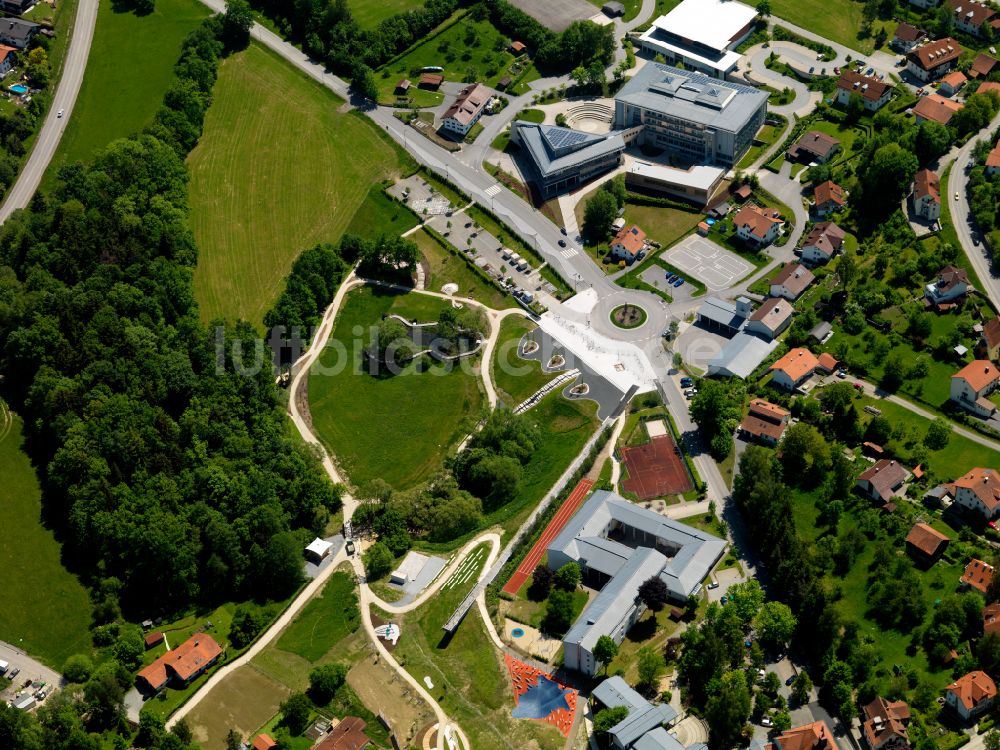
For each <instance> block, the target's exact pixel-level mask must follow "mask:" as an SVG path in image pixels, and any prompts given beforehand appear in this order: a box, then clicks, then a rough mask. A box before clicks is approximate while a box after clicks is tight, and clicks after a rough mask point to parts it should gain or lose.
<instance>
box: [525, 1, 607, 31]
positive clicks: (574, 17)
mask: <svg viewBox="0 0 1000 750" xmlns="http://www.w3.org/2000/svg"><path fill="white" fill-rule="evenodd" d="M511 5H513V6H514V7H515V8H517V9H518V10H522V11H524V12H525V13H527V14H528V15H529V16H531V17H532V18H534V19H535V20H536V21H538V22H539V23H540V24H542V26H545V27H547V28H549V29H552V31H555V32H560V31H562V30H564V29H565V28H566V27H567V26H569V25H570V24H571V23H573V22H574V21H587V20H589V19H591V18H593V17H594V16H595V15H598V14H600V8H596V7H594V6H593V5H591V4H590V3H589V2H587V0H545V2H539V1H538V0H512V2H511ZM602 15H603V14H602Z"/></svg>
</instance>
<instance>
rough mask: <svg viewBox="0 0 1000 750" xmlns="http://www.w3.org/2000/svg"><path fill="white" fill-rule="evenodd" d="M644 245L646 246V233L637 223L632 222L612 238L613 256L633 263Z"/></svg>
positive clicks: (630, 263)
mask: <svg viewBox="0 0 1000 750" xmlns="http://www.w3.org/2000/svg"><path fill="white" fill-rule="evenodd" d="M644 247H646V233H645V232H644V231H642V230H641V229H639V227H637V226H636V225H635V224H631V225H629V226H627V227H625V228H624V229H622V230H621V231H620V232H618V234H616V235H615V236H614V239H612V240H611V257H612V258H616V259H618V260H623V261H625V262H626V263H628V264H629V265H632V263H633V262H635V260H636V258H638V257H639V253H641V252H642V250H643V248H644Z"/></svg>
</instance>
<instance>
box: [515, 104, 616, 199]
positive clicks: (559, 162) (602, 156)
mask: <svg viewBox="0 0 1000 750" xmlns="http://www.w3.org/2000/svg"><path fill="white" fill-rule="evenodd" d="M510 140H511V143H514V144H516V145H518V146H520V147H521V152H522V153H523V154H524V155H525V161H526V162H528V164H529V165H530V167H529V169H528V170H527V171H528V174H527V177H528V179H529V181H531V182H532V183H534V184H535V186H536V187H537V188H538V192H539V193H541V194H542V197H544V198H550V197H552V196H554V195H558V194H560V193H564V192H568V191H572V190H575V189H576V188H577V187H579V186H580V185H582V184H584V183H586V182H589V181H590V180H591V179H593V178H594V177H596V176H598V175H600V174H604V173H605V172H607V171H608V170H610V169H614V168H615V167H617V166H619V165H620V164H621V163H622V154H623V153H624V152H625V140H624V139H623V138H622V136H621V133H607V134H604V135H596V134H594V133H583V132H581V131H579V130H572V129H571V128H562V127H558V126H556V125H540V124H538V123H534V122H527V121H525V120H516V121H515V122H514V124H513V125H511V129H510Z"/></svg>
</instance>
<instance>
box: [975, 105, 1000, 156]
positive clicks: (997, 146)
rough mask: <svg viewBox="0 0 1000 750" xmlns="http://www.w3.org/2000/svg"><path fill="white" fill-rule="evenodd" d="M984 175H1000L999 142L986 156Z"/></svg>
mask: <svg viewBox="0 0 1000 750" xmlns="http://www.w3.org/2000/svg"><path fill="white" fill-rule="evenodd" d="M980 88H982V87H980ZM986 174H988V175H995V174H1000V141H997V145H996V146H994V147H993V150H992V151H990V153H989V154H987V156H986Z"/></svg>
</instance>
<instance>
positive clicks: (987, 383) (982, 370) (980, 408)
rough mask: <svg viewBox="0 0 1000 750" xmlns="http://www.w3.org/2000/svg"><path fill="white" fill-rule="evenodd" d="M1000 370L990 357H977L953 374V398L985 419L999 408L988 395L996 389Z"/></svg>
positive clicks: (999, 378)
mask: <svg viewBox="0 0 1000 750" xmlns="http://www.w3.org/2000/svg"><path fill="white" fill-rule="evenodd" d="M998 382H1000V370H998V369H997V368H996V365H994V364H993V363H992V362H990V361H989V360H988V359H977V360H975V361H974V362H971V363H970V364H967V365H966V366H965V367H963V368H962V369H961V370H959V371H958V372H956V373H955V374H954V375H952V376H951V400H952V401H954V402H955V403H956V404H958V405H959V406H961V407H962V408H963V409H966V410H968V411H970V412H972V413H973V414H975V415H976V416H979V417H983V418H984V419H987V418H989V417H990V416H992V414H993V412H995V411H996V410H997V406H996V404H994V403H993V402H992V401H990V400H989V399H988V398H986V397H987V396H989V395H990V394H991V393H993V391H994V390H996V387H997V383H998Z"/></svg>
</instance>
